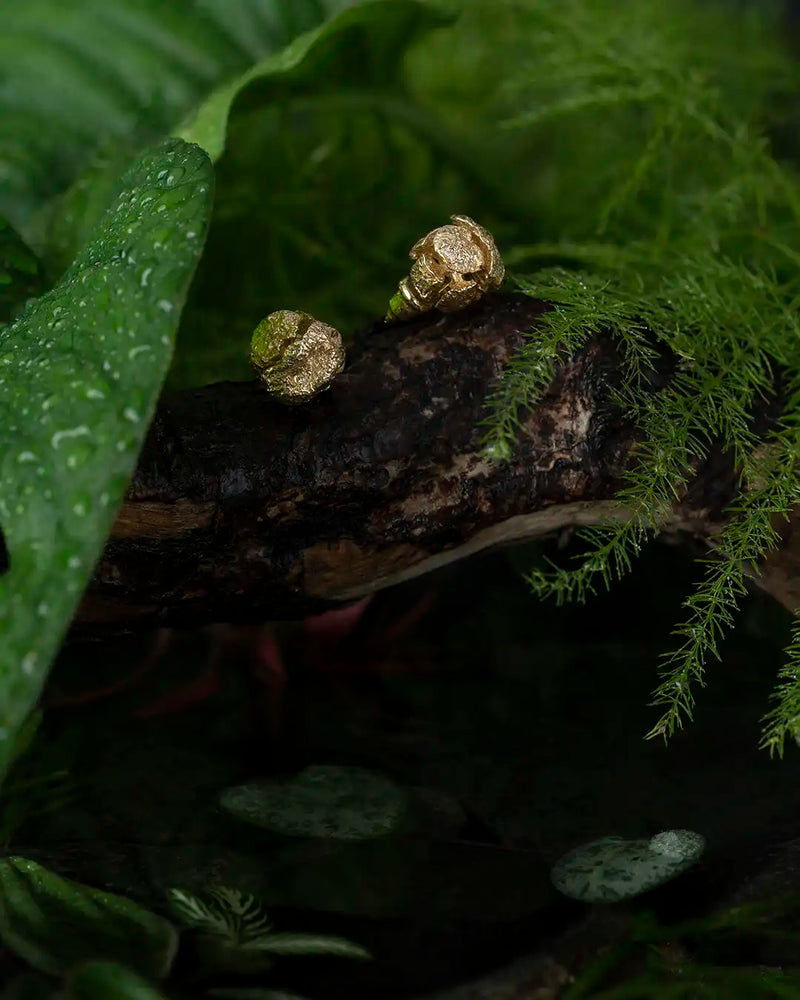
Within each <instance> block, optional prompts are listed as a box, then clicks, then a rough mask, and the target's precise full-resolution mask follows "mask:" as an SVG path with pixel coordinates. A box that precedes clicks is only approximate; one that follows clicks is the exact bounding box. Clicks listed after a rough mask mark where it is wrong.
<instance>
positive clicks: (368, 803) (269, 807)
mask: <svg viewBox="0 0 800 1000" xmlns="http://www.w3.org/2000/svg"><path fill="white" fill-rule="evenodd" d="M220 805H221V806H222V808H223V809H225V810H227V811H228V812H229V813H231V815H233V816H235V817H236V818H237V819H240V820H242V821H244V822H246V823H255V824H256V825H257V826H263V827H266V828H267V829H268V830H272V831H274V832H275V833H281V834H284V835H286V836H290V837H330V838H333V839H338V840H364V839H369V838H372V837H382V836H384V835H386V834H387V833H391V832H392V830H394V829H396V828H397V826H398V825H399V823H400V822H401V820H402V818H403V815H404V813H405V809H406V794H405V792H404V791H403V790H402V789H401V788H398V786H397V785H395V784H394V783H393V782H391V781H389V779H388V778H385V777H384V776H383V775H382V774H378V773H376V772H375V771H368V770H366V769H364V768H360V767H334V766H325V765H318V766H314V767H307V768H306V769H305V770H304V771H301V772H300V774H298V775H297V776H296V777H294V778H290V779H288V780H285V781H282V780H270V781H261V782H253V783H251V784H246V785H238V786H236V787H234V788H228V789H226V790H225V791H224V792H223V793H222V795H221V796H220Z"/></svg>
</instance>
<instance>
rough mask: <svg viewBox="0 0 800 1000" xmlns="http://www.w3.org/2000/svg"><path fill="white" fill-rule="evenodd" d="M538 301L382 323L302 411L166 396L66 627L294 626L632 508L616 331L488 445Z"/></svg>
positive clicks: (691, 513) (240, 395) (714, 520)
mask: <svg viewBox="0 0 800 1000" xmlns="http://www.w3.org/2000/svg"><path fill="white" fill-rule="evenodd" d="M546 308H547V306H546V305H545V304H543V303H541V302H538V301H536V300H534V299H531V298H529V297H526V296H522V295H495V296H491V297H488V298H487V299H485V300H484V302H483V303H481V304H480V305H478V306H476V307H474V308H473V309H470V310H468V311H465V312H463V313H458V314H455V315H450V316H440V315H428V316H425V317H422V318H420V319H419V320H417V321H414V322H412V323H405V324H399V325H392V326H384V325H383V324H377V325H376V326H375V328H374V329H373V330H371V331H368V332H367V333H366V334H364V335H362V336H361V337H359V338H358V339H357V341H356V342H355V344H353V345H352V346H351V348H350V350H349V358H348V365H347V369H346V371H345V372H344V373H343V374H342V375H340V376H339V378H338V379H337V380H336V382H335V383H334V385H333V387H332V388H331V390H330V391H328V392H326V393H324V394H322V395H321V396H320V397H318V398H317V399H316V400H314V401H313V402H312V403H310V404H307V405H305V406H300V407H286V406H281V405H278V404H275V403H273V402H272V401H271V400H270V399H269V398H268V397H267V395H266V393H265V391H264V390H263V388H262V387H261V386H260V385H259V384H258V383H257V382H255V381H254V382H247V383H219V384H215V385H210V386H207V387H204V388H201V389H195V390H190V391H184V392H178V393H173V394H168V395H165V396H164V397H163V399H162V401H161V403H160V405H159V408H158V411H157V415H156V418H155V420H154V422H153V425H152V427H151V430H150V434H149V436H148V439H147V442H146V444H145V447H144V450H143V452H142V455H141V458H140V461H139V466H138V469H137V471H136V475H135V477H134V479H133V481H132V483H131V486H130V489H129V491H128V495H127V498H126V500H125V502H124V504H123V506H122V508H121V510H120V512H119V515H118V517H117V520H116V523H115V525H114V528H113V532H112V535H111V538H110V539H109V542H108V544H107V546H106V549H105V551H104V553H103V556H102V559H101V561H100V563H99V565H98V567H97V570H96V573H95V576H94V578H93V580H92V582H91V585H90V587H89V590H88V592H87V594H86V596H85V599H84V601H83V603H82V605H81V607H80V610H79V613H78V616H77V619H76V622H75V627H76V628H77V629H79V630H81V631H86V630H89V631H95V632H97V631H103V630H104V629H113V630H116V629H120V628H122V629H124V628H141V627H148V626H157V625H176V626H190V625H198V624H207V623H209V622H213V621H232V622H245V621H250V622H254V621H266V620H275V619H280V618H299V617H302V616H303V615H306V614H309V613H313V612H315V611H321V610H324V609H325V608H327V607H330V606H332V605H334V604H337V603H340V602H343V601H350V600H353V599H356V598H359V597H361V596H364V595H366V594H368V593H371V592H373V591H376V590H379V589H381V588H383V587H387V586H390V585H392V584H395V583H398V582H401V581H403V580H407V579H409V578H411V577H413V576H416V575H419V574H422V573H426V572H429V571H431V570H433V569H435V568H437V567H439V566H442V565H444V564H446V563H448V562H450V561H452V560H456V559H462V558H464V557H465V556H468V555H470V554H472V553H475V552H478V551H480V550H483V549H487V548H490V547H496V546H501V545H507V544H510V543H511V542H518V541H522V540H524V539H530V538H533V537H536V536H541V535H544V534H547V533H550V532H553V531H556V530H559V529H563V528H565V527H569V526H574V525H581V524H587V523H596V522H598V521H599V520H601V519H603V518H607V517H609V516H618V517H619V516H624V512H623V511H621V510H620V509H619V508H618V507H617V506H615V505H614V504H612V502H611V501H612V498H613V496H614V494H615V492H616V491H617V490H618V488H619V487H620V485H621V483H622V477H623V475H624V473H625V470H626V469H627V468H629V467H630V464H631V461H632V449H633V447H634V445H635V442H636V440H637V434H636V430H635V428H634V427H632V426H631V424H630V423H629V422H627V421H626V420H624V419H623V418H622V415H621V414H620V412H619V411H618V410H617V409H616V408H615V407H614V406H613V405H612V404H611V403H610V402H609V399H610V393H609V388H610V386H611V385H612V384H613V383H614V382H615V381H616V380H617V378H618V373H619V359H618V356H617V354H616V351H615V348H614V345H613V343H612V342H611V341H610V340H609V339H603V338H599V339H597V340H595V341H593V342H592V343H590V344H589V345H588V346H587V347H586V348H585V349H584V350H583V351H581V352H580V353H579V354H578V355H577V356H575V357H572V358H569V359H565V362H564V364H563V365H562V367H561V368H560V370H559V374H558V376H557V378H556V379H555V380H554V382H553V384H552V385H551V386H550V387H549V389H548V392H547V395H546V398H545V399H544V401H543V402H542V403H541V404H540V405H539V406H537V407H536V408H535V409H534V410H533V411H531V412H529V413H526V414H524V419H523V422H522V426H521V428H520V435H519V440H518V443H517V447H516V449H515V451H514V454H513V456H512V457H511V459H510V460H509V461H502V462H499V461H498V462H489V461H487V460H486V458H485V457H484V456H483V454H482V447H481V440H482V436H483V430H482V428H481V426H480V422H481V419H482V417H483V416H484V415H485V401H486V398H487V396H488V394H489V393H490V392H491V390H492V387H493V386H494V385H495V383H496V380H497V378H498V376H499V374H500V372H501V370H502V368H503V367H504V365H505V364H506V363H507V361H508V360H509V358H510V357H511V355H512V354H513V353H514V352H515V351H516V350H517V349H518V348H519V347H520V346H521V345H522V343H523V342H524V339H525V337H526V336H527V335H529V334H530V332H531V331H535V328H536V326H537V324H538V323H539V322H540V321H541V316H542V314H543V313H544V311H545V310H546ZM657 388H658V386H655V385H654V391H656V390H657ZM734 488H735V487H734V477H733V475H732V470H731V469H730V466H729V463H727V462H725V461H724V460H721V461H718V462H716V463H715V462H714V461H710V462H709V464H708V467H707V468H706V469H704V470H700V473H699V476H698V479H697V482H696V483H695V484H694V486H693V487H692V489H691V490H690V492H689V495H688V496H687V498H686V502H685V503H684V505H683V506H682V508H681V509H680V510H676V512H675V517H674V519H673V520H671V521H670V523H669V524H668V525H664V526H662V527H663V528H665V529H668V530H673V531H675V530H681V531H684V530H685V531H689V532H691V533H692V534H695V535H699V536H701V537H704V536H707V535H709V534H712V533H713V531H714V530H715V526H716V525H717V524H718V521H719V512H720V510H721V509H722V507H724V505H725V503H727V502H728V501H729V500H730V498H731V497H732V495H733V490H734ZM796 534H797V535H798V553H800V532H796ZM797 560H798V562H800V555H798V556H797ZM791 573H793V569H792V570H791ZM779 576H780V573H778V575H776V576H774V577H773V578H772V586H773V591H776V590H777V592H778V593H777V596H778V597H779V599H784V603H787V602H786V600H785V597H782V596H781V593H780V591H781V589H782V588H783V590H786V588H787V586H788V584H787V583H786V581H785V580H784V581H783V582H780V581H779V579H778V578H779Z"/></svg>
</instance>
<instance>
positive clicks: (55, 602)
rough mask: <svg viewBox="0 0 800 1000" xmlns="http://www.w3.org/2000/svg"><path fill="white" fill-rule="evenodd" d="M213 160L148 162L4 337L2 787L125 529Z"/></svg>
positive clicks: (151, 158) (207, 204) (195, 156)
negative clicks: (127, 496)
mask: <svg viewBox="0 0 800 1000" xmlns="http://www.w3.org/2000/svg"><path fill="white" fill-rule="evenodd" d="M212 181H213V178H212V171H211V166H210V163H209V161H208V158H207V157H206V155H205V153H203V152H202V150H200V149H199V148H198V147H196V146H190V145H187V144H185V143H183V142H181V141H180V140H170V141H168V142H166V143H164V144H162V145H161V146H159V147H157V148H156V149H155V150H153V151H150V152H148V153H146V154H145V155H144V156H143V157H142V158H141V160H139V161H138V163H137V164H135V165H134V166H133V167H132V168H131V170H130V171H128V172H127V173H126V174H125V176H124V177H123V179H122V182H121V189H120V192H119V194H118V196H117V197H116V199H115V201H114V202H113V204H112V205H111V206H110V208H109V210H108V212H107V213H106V215H105V216H104V218H103V220H102V221H101V223H100V224H99V225H98V227H97V229H96V230H95V231H94V233H93V236H92V238H91V239H90V240H89V242H88V244H87V245H86V247H85V248H84V249H83V250H82V251H81V253H80V254H79V255H78V257H77V258H76V259H75V261H74V263H73V264H72V266H71V267H70V268H69V269H68V271H67V272H66V274H65V275H64V277H63V279H62V280H61V282H60V283H59V284H58V285H57V286H56V288H54V289H53V290H52V291H50V292H48V293H47V294H46V295H44V296H42V297H41V298H39V299H36V300H34V301H32V302H31V303H29V305H28V307H27V308H26V309H25V311H24V312H23V314H22V315H21V316H20V317H19V318H18V319H17V320H16V321H15V322H14V323H12V324H11V325H10V326H8V327H5V328H3V329H1V330H0V530H1V531H2V535H3V537H4V540H5V544H6V547H7V550H8V559H9V564H10V566H9V570H8V572H6V573H5V575H4V576H2V577H0V639H1V640H2V641H1V642H0V776H2V774H3V773H4V772H5V770H6V769H7V766H8V762H9V756H10V753H11V748H12V747H13V744H14V734H15V732H16V730H17V729H18V728H19V726H20V725H21V724H22V722H23V720H24V719H25V717H26V715H27V714H28V712H29V711H30V709H31V708H32V706H33V704H34V703H35V700H36V698H37V696H38V694H39V691H40V689H41V686H42V683H43V681H44V678H45V676H46V674H47V670H48V667H49V664H50V661H51V659H52V657H53V655H54V653H55V652H56V650H57V648H58V644H59V642H60V639H61V637H62V635H63V633H64V630H65V629H66V627H67V625H68V623H69V620H70V618H71V616H72V614H73V611H74V609H75V606H76V604H77V602H78V600H79V599H80V595H81V592H82V590H83V588H84V586H85V585H86V582H87V580H88V579H89V576H90V574H91V572H92V569H93V567H94V563H95V561H96V559H97V557H98V556H99V554H100V551H101V549H102V545H103V542H104V540H105V538H106V536H107V535H108V532H109V530H110V528H111V524H112V523H113V519H114V514H115V511H116V508H117V505H118V504H119V502H120V500H121V499H122V496H123V493H124V490H125V486H126V484H127V481H128V479H129V477H130V475H131V472H132V471H133V468H134V465H135V462H136V456H137V454H138V451H139V448H140V446H141V444H142V441H143V439H144V435H145V433H146V431H147V427H148V423H149V421H150V418H151V416H152V413H153V409H154V407H155V403H156V399H157V396H158V392H159V389H160V387H161V383H162V380H163V377H164V373H165V371H166V369H167V366H168V364H169V360H170V357H171V353H172V344H173V336H174V332H175V327H176V325H177V322H178V318H179V316H180V312H181V309H182V307H183V302H184V299H185V295H186V290H187V287H188V284H189V281H190V279H191V276H192V273H193V271H194V268H195V265H196V263H197V260H198V257H199V255H200V252H201V249H202V246H203V240H204V236H205V231H206V227H207V224H208V218H209V214H210V209H211V190H212Z"/></svg>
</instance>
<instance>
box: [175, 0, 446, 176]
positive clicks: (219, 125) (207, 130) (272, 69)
mask: <svg viewBox="0 0 800 1000" xmlns="http://www.w3.org/2000/svg"><path fill="white" fill-rule="evenodd" d="M446 20H449V18H446V17H445V16H444V14H443V12H442V11H441V9H437V7H435V6H434V5H431V4H430V3H425V4H423V3H421V2H419V0H371V2H367V3H361V4H359V5H358V6H357V7H354V8H351V9H348V10H345V11H343V12H342V13H341V14H339V15H338V16H336V17H334V18H333V19H332V20H330V21H329V22H328V23H326V24H324V25H322V26H321V27H319V28H315V29H314V30H311V31H308V32H306V33H305V34H303V35H301V36H300V37H299V38H296V39H295V40H294V42H292V44H291V45H289V46H287V47H286V48H285V49H284V50H283V51H282V52H277V53H275V54H273V55H271V56H268V57H267V58H266V59H264V60H262V61H261V62H260V63H258V64H257V65H256V66H253V67H252V68H251V69H249V70H247V72H245V73H243V74H242V75H241V76H240V77H239V78H238V79H235V80H230V81H228V82H227V83H225V84H223V85H222V86H220V87H218V88H217V89H216V90H215V91H214V92H213V93H212V94H211V95H209V97H208V98H207V99H206V101H205V102H204V103H203V104H202V105H201V106H200V108H199V109H198V110H197V111H196V112H194V114H193V115H192V116H191V117H190V118H189V119H188V121H187V122H186V123H185V124H184V125H183V126H182V127H181V129H180V130H179V133H178V134H179V135H181V137H182V138H184V139H186V140H187V142H196V143H197V144H198V145H199V146H202V147H203V148H204V149H205V150H206V151H207V152H208V154H209V156H210V157H211V158H212V159H213V160H216V159H218V158H219V157H220V156H221V155H222V152H223V150H224V148H225V139H226V135H227V130H228V116H229V115H230V112H231V107H232V105H233V102H234V100H235V99H236V98H237V97H238V96H239V94H241V93H242V92H243V91H244V90H245V89H246V88H247V87H248V86H249V85H250V84H252V83H255V82H256V81H264V82H267V81H270V80H271V81H278V80H279V79H288V80H292V78H293V77H295V76H297V75H298V74H302V76H303V77H309V78H312V79H313V77H314V75H315V72H317V73H318V72H319V70H320V67H322V68H323V72H324V77H325V79H326V80H327V81H328V86H329V87H330V67H328V66H325V65H324V63H323V61H324V60H325V59H328V58H330V56H331V54H332V52H334V51H335V49H336V48H337V47H341V45H342V41H343V37H344V36H345V35H348V34H349V35H353V34H356V33H357V34H358V35H359V36H361V37H360V38H359V40H358V43H359V47H360V51H359V52H358V55H359V56H360V60H361V61H355V60H353V59H352V58H348V59H347V63H348V68H349V69H350V72H351V73H355V74H357V75H359V76H360V77H361V78H362V80H363V79H364V78H366V83H367V85H369V86H371V87H376V86H380V85H381V83H382V82H383V80H385V78H386V77H387V76H388V75H389V74H390V73H391V72H392V69H393V68H394V66H395V65H396V63H397V61H398V59H399V58H400V57H401V56H402V54H403V52H404V51H405V47H406V46H407V45H409V44H410V43H411V41H412V40H413V39H414V38H415V37H416V36H417V35H418V34H419V33H420V32H421V31H422V30H424V29H426V28H432V27H436V26H437V25H441V24H443V23H445V22H446ZM351 53H352V50H351ZM365 54H368V55H367V57H366V59H365ZM382 78H383V80H382Z"/></svg>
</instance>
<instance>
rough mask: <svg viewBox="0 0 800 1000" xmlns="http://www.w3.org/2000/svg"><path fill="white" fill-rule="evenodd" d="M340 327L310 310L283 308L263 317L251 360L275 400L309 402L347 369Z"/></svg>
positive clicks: (294, 402) (253, 342)
mask: <svg viewBox="0 0 800 1000" xmlns="http://www.w3.org/2000/svg"><path fill="white" fill-rule="evenodd" d="M344 359H345V354H344V348H343V347H342V336H341V334H340V333H339V331H338V330H335V329H334V328H333V327H332V326H328V325H327V323H321V322H320V321H319V320H318V319H314V317H313V316H310V315H309V314H308V313H303V312H292V311H291V310H288V309H281V310H279V311H278V312H274V313H270V314H269V316H267V318H266V319H262V320H261V322H260V323H259V324H258V326H257V327H256V328H255V331H254V332H253V339H252V340H251V341H250V360H251V361H252V363H253V367H254V368H255V369H256V372H257V374H258V377H259V379H260V380H261V382H263V383H264V385H265V386H266V387H267V391H268V392H269V394H270V396H272V398H273V399H275V400H277V401H278V402H280V403H288V404H290V405H293V404H297V403H307V402H308V401H309V400H311V399H313V398H314V396H316V395H317V394H318V393H320V392H323V391H324V390H325V389H327V388H328V387H329V386H330V384H331V382H332V381H333V380H334V378H335V377H336V376H337V375H338V374H339V372H340V371H341V370H342V369H343V368H344Z"/></svg>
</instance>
